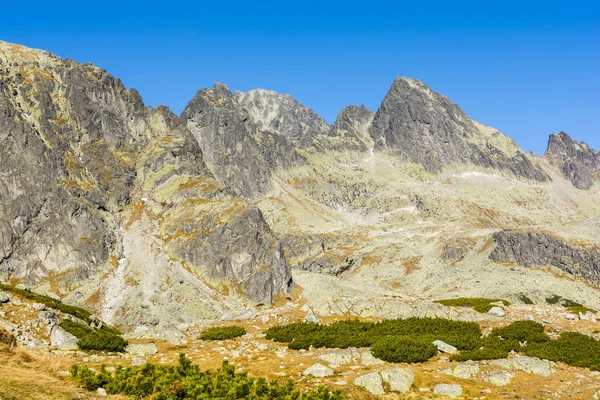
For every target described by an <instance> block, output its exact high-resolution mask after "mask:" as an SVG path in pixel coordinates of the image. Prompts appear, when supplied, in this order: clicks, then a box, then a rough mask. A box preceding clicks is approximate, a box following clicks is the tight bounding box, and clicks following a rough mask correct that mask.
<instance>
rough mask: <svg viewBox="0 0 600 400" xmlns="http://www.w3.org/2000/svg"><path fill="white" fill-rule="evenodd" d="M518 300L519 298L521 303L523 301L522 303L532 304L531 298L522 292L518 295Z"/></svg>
mask: <svg viewBox="0 0 600 400" xmlns="http://www.w3.org/2000/svg"><path fill="white" fill-rule="evenodd" d="M519 300H521V303H523V304H534V303H533V300H531V299H530V298H529V297H527V296H525V295H524V294H521V295H519Z"/></svg>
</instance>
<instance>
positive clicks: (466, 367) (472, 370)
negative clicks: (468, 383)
mask: <svg viewBox="0 0 600 400" xmlns="http://www.w3.org/2000/svg"><path fill="white" fill-rule="evenodd" d="M478 373H479V367H478V366H477V365H475V364H459V365H457V366H456V367H454V370H453V371H452V375H453V376H455V377H457V378H460V379H472V378H475V377H477V374H478Z"/></svg>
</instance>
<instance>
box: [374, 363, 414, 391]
mask: <svg viewBox="0 0 600 400" xmlns="http://www.w3.org/2000/svg"><path fill="white" fill-rule="evenodd" d="M381 378H382V379H383V381H384V382H385V383H387V384H388V385H389V388H390V391H392V392H398V393H408V392H409V391H410V388H411V386H412V384H413V382H414V381H415V374H414V373H413V372H412V371H411V370H410V369H408V368H391V369H384V370H383V371H381Z"/></svg>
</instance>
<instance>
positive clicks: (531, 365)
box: [511, 356, 556, 376]
mask: <svg viewBox="0 0 600 400" xmlns="http://www.w3.org/2000/svg"><path fill="white" fill-rule="evenodd" d="M511 361H512V365H513V368H514V369H516V370H521V371H525V372H527V373H530V374H534V375H539V376H550V375H552V374H554V373H555V372H556V363H554V362H553V361H548V360H541V359H539V358H537V357H526V356H518V357H515V358H513V359H512V360H511Z"/></svg>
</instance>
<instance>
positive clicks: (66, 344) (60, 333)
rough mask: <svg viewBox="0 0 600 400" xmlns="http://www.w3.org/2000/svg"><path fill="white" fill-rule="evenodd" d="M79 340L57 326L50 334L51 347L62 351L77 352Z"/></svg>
mask: <svg viewBox="0 0 600 400" xmlns="http://www.w3.org/2000/svg"><path fill="white" fill-rule="evenodd" d="M78 341H79V339H77V338H76V337H75V336H73V335H72V334H70V333H69V332H67V331H65V330H64V329H63V328H61V327H60V326H55V327H54V329H52V333H50V345H51V346H55V347H58V349H59V350H61V351H70V350H77V342H78Z"/></svg>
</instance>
